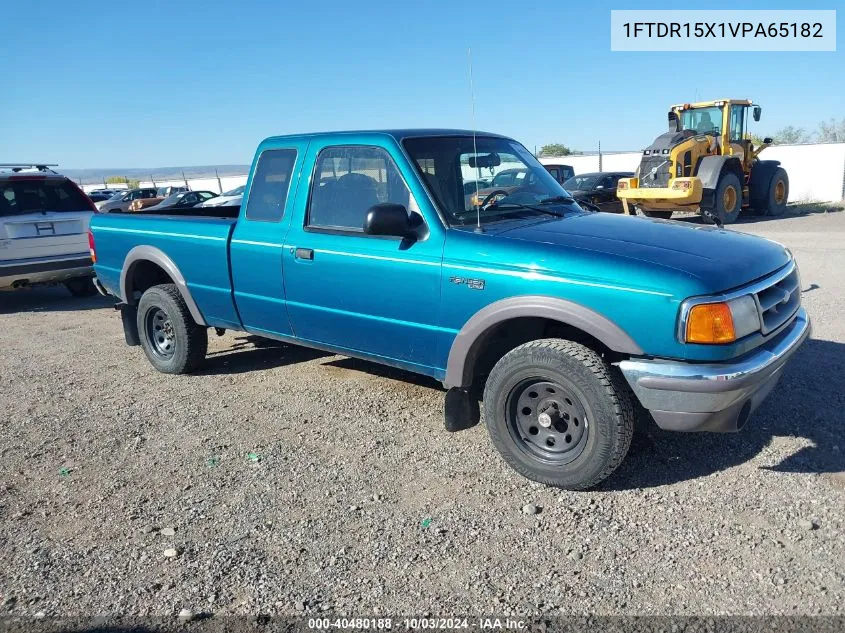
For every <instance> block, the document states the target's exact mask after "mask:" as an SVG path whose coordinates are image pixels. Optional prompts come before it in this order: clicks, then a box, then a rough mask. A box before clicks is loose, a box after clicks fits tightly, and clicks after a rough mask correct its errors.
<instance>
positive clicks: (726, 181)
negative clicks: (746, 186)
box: [702, 171, 742, 224]
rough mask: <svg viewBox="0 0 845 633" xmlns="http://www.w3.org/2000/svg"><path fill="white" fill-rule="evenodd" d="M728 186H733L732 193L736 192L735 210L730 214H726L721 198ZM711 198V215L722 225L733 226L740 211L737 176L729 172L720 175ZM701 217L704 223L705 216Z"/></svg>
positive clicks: (739, 192) (739, 186)
mask: <svg viewBox="0 0 845 633" xmlns="http://www.w3.org/2000/svg"><path fill="white" fill-rule="evenodd" d="M729 185H733V186H734V191H735V192H736V208H735V209H734V210H733V212H732V213H731V214H728V213H727V212H726V211H725V208H724V207H723V206H722V200H723V196H724V193H725V190H726V189H727V188H728V186H729ZM713 197H714V199H713V213H714V214H715V215H716V217H718V218H719V220H721V221H722V223H723V224H733V223H734V222H736V220H737V218H738V217H739V213H740V211H741V210H742V182H741V181H740V179H739V176H737V175H736V174H735V173H733V172H730V171H729V172H726V173H724V174H722V176H721V177H720V178H719V184H718V185H717V186H716V191H715V192H714V193H713ZM702 217H703V218H704V219H705V221H707V220H708V218H707V216H705V215H702ZM708 223H709V222H708Z"/></svg>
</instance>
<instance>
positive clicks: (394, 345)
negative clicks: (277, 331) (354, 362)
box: [284, 135, 445, 373]
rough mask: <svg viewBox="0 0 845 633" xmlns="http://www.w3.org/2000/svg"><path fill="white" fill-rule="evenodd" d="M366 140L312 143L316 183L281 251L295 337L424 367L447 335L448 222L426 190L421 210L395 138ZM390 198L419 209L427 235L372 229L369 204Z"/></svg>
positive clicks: (302, 195)
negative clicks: (443, 277)
mask: <svg viewBox="0 0 845 633" xmlns="http://www.w3.org/2000/svg"><path fill="white" fill-rule="evenodd" d="M364 139H365V140H367V141H370V142H369V143H367V144H360V145H343V146H341V145H330V144H329V142H328V141H323V140H318V139H315V140H313V141H312V143H311V146H310V148H309V160H308V164H309V165H311V164H313V165H314V167H313V171H312V178H311V187H310V191H306V190H305V189H304V188H300V192H299V195H298V196H297V204H296V207H297V208H296V222H294V223H293V224H292V225H291V228H290V232H289V234H288V239H287V245H288V246H287V248H286V249H285V253H284V257H285V266H284V269H285V287H286V290H287V296H288V311H289V313H290V317H291V323H292V325H293V330H294V333H295V335H296V336H297V337H298V338H303V339H307V340H310V341H314V342H319V343H322V344H325V345H328V346H331V347H334V348H337V349H338V350H340V351H342V350H350V351H358V352H363V353H364V354H366V355H371V356H375V357H379V358H385V359H393V360H394V361H397V362H395V363H394V364H397V365H399V366H407V367H409V368H413V369H417V370H419V371H421V372H422V373H426V372H425V371H424V368H425V367H429V366H431V365H432V363H433V362H434V359H435V352H436V350H437V349H438V345H437V344H438V337H439V333H440V329H439V328H438V327H437V322H438V312H439V308H440V272H441V261H442V253H443V242H444V237H445V236H444V233H443V228H442V225H441V224H436V225H435V222H436V218H433V217H431V216H432V215H433V214H434V213H435V212H434V211H433V209H432V208H431V206H430V204H429V201H428V199H427V198H425V201H424V202H425V204H426V205H428V206H427V207H426V209H427V211H426V212H422V211H421V210H420V207H419V206H418V203H417V200H418V199H419V198H421V197H422V196H424V195H425V194H423V193H422V189H421V187H420V185H419V182H418V181H417V180H416V179H415V178H414V176H413V173H412V172H411V167H410V165H408V164H407V162H406V161H403V162H402V165H401V166H400V165H397V162H396V161H394V159H393V158H392V156H391V152H389V151H388V150H389V149H390V148H391V147H394V153H393V155H394V156H401V153H400V152H399V151H398V148H395V146H392V145H390V143H394V141H393V139H390V140H389V141H388V140H386V137H383V136H381V135H378V136H365V137H364ZM364 139H362V140H364ZM356 140H357V139H356ZM403 170H404V172H403ZM409 183H410V187H409ZM414 190H416V192H417V193H416V195H415V193H413V192H414ZM384 202H393V203H398V204H402V205H404V206H405V207H406V208H407V209H409V210H410V211H411V212H415V213H419V214H420V216H421V217H422V219H423V221H425V223H426V225H427V226H428V236H427V237H426V238H424V239H422V240H418V241H413V242H409V241H408V240H403V239H400V238H391V237H382V236H369V235H365V234H364V232H363V225H364V219H365V217H366V213H367V210H368V209H369V208H370V207H371V206H372V205H375V204H379V203H384ZM427 216H428V217H427ZM411 366H413V367H411ZM420 366H422V367H420Z"/></svg>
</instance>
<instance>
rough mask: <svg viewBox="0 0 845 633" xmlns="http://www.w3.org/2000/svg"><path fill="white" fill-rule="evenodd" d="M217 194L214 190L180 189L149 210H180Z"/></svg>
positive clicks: (148, 208) (148, 209)
mask: <svg viewBox="0 0 845 633" xmlns="http://www.w3.org/2000/svg"><path fill="white" fill-rule="evenodd" d="M216 197H217V194H216V193H214V192H213V191H180V192H179V193H174V194H173V195H170V196H168V197H166V198H165V199H164V200H162V201H161V202H159V203H158V204H155V205H153V206H151V207H147V209H146V210H147V211H163V210H178V209H190V208H191V207H195V206H196V205H198V204H199V203H201V202H205V201H206V200H211V199H212V198H216Z"/></svg>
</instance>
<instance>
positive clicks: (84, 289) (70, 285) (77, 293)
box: [65, 277, 97, 297]
mask: <svg viewBox="0 0 845 633" xmlns="http://www.w3.org/2000/svg"><path fill="white" fill-rule="evenodd" d="M65 288H67V289H68V292H70V294H72V295H73V296H74V297H93V296H94V295H95V294H97V288H96V287H95V286H94V281H93V280H92V279H91V277H77V278H76V279H68V280H67V281H66V282H65Z"/></svg>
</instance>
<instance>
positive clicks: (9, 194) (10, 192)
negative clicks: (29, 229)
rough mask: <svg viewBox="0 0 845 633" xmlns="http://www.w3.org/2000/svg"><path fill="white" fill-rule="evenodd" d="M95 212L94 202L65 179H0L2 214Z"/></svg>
mask: <svg viewBox="0 0 845 633" xmlns="http://www.w3.org/2000/svg"><path fill="white" fill-rule="evenodd" d="M81 211H92V208H91V202H90V200H88V198H87V197H86V196H85V194H83V193H82V192H81V191H80V190H79V188H78V187H77V186H76V185H74V184H73V183H72V182H70V181H69V180H67V179H66V178H40V177H25V176H18V177H12V178H8V179H0V216H10V215H23V214H25V213H44V212H53V213H72V212H81Z"/></svg>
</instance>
